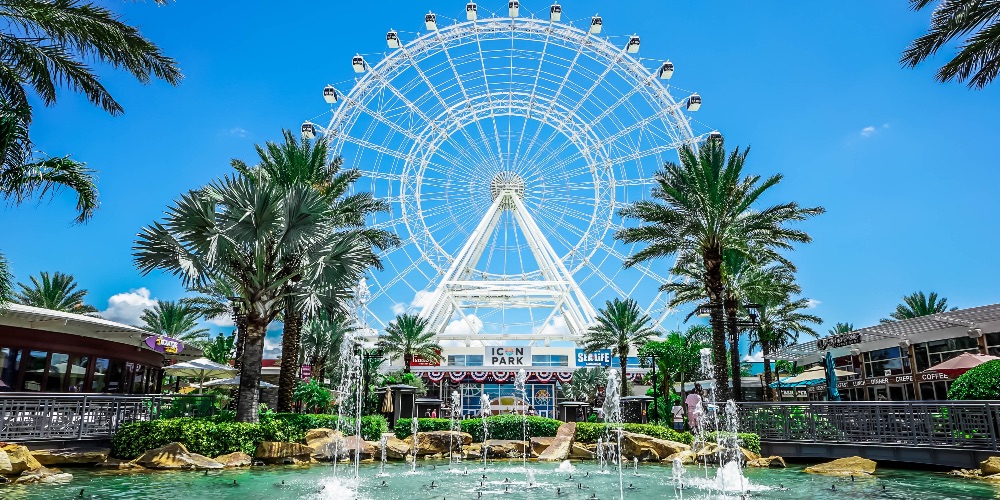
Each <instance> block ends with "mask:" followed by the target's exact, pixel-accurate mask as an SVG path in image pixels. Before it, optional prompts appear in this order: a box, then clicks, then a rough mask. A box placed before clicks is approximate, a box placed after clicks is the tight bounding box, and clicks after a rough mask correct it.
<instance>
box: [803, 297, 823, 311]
mask: <svg viewBox="0 0 1000 500" xmlns="http://www.w3.org/2000/svg"><path fill="white" fill-rule="evenodd" d="M820 304H822V302H820V301H818V300H816V299H806V309H816V308H817V307H819V305H820Z"/></svg>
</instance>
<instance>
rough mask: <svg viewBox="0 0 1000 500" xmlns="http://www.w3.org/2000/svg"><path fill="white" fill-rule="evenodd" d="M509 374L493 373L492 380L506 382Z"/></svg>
mask: <svg viewBox="0 0 1000 500" xmlns="http://www.w3.org/2000/svg"><path fill="white" fill-rule="evenodd" d="M510 375H511V373H510V372H493V380H494V381H496V382H506V381H507V379H509V378H510Z"/></svg>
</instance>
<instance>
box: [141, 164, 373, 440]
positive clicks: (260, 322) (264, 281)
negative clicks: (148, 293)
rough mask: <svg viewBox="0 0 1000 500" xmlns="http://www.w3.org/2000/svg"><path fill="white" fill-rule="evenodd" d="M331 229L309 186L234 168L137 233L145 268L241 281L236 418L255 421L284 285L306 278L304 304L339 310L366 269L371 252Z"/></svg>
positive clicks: (197, 281)
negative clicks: (268, 335) (242, 325)
mask: <svg viewBox="0 0 1000 500" xmlns="http://www.w3.org/2000/svg"><path fill="white" fill-rule="evenodd" d="M335 229H336V221H335V220H334V217H333V214H332V209H331V207H330V204H329V203H328V202H327V200H326V199H325V198H324V197H323V196H322V194H320V193H319V192H318V191H316V190H315V189H313V188H312V187H311V186H307V185H302V184H296V185H292V186H287V187H284V186H280V185H278V184H276V183H272V182H268V181H267V179H266V178H263V177H260V176H258V177H255V178H249V177H248V176H243V175H237V176H232V177H225V178H223V179H220V180H217V181H215V182H213V183H212V184H210V185H209V186H207V187H205V188H203V189H201V190H198V191H191V192H189V193H187V194H185V195H183V196H181V198H180V199H179V200H177V201H176V202H174V203H173V204H172V206H170V207H169V208H168V210H167V216H166V218H165V219H164V220H163V221H161V222H154V223H153V224H151V225H150V226H147V227H145V228H143V230H142V231H141V232H140V233H139V235H138V237H137V240H136V242H135V246H134V254H133V255H134V258H135V264H136V266H137V267H138V268H139V270H140V272H141V273H142V274H143V275H145V274H148V273H150V272H152V271H153V270H156V269H159V270H163V271H167V272H169V273H171V274H174V275H176V276H178V277H180V278H181V279H182V281H183V283H184V285H185V286H186V287H188V288H192V287H198V286H205V285H206V284H208V283H209V282H211V281H225V282H227V283H232V284H233V285H234V286H236V287H237V289H236V290H235V291H236V295H235V298H236V300H237V301H239V302H240V303H241V304H242V305H243V306H242V307H243V308H244V309H245V313H246V320H245V321H246V340H245V345H244V350H243V359H242V365H241V369H240V395H239V402H238V404H237V420H239V421H241V422H255V421H257V392H258V387H259V385H260V368H261V358H262V357H263V354H264V334H265V332H266V330H267V326H268V325H269V324H270V323H271V322H272V321H274V320H275V319H276V318H277V317H278V315H279V314H281V312H282V311H283V309H284V302H285V296H286V294H287V293H288V286H287V285H288V283H289V282H290V281H294V280H301V281H303V282H305V281H308V282H309V285H308V286H302V287H296V293H298V294H301V300H302V302H303V303H304V304H308V305H309V307H311V308H314V309H316V310H320V309H329V310H336V309H337V308H340V307H342V306H343V303H344V300H345V299H346V298H347V296H348V292H347V291H346V290H347V288H348V287H349V286H350V285H351V284H352V283H355V282H356V281H357V277H358V276H359V275H360V274H361V273H362V272H364V270H365V268H366V265H365V262H366V258H367V254H370V253H371V250H370V249H369V248H367V247H365V246H363V245H359V244H358V241H359V238H358V237H357V235H356V234H352V233H350V232H346V233H345V232H338V231H335ZM290 261H295V262H297V263H298V265H297V266H288V265H287V263H288V262H290ZM305 278H315V279H305Z"/></svg>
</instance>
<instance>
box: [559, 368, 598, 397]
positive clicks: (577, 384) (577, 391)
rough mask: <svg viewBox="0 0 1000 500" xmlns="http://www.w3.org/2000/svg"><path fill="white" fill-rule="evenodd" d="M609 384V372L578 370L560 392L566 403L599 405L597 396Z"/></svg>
mask: <svg viewBox="0 0 1000 500" xmlns="http://www.w3.org/2000/svg"><path fill="white" fill-rule="evenodd" d="M607 384H608V372H607V371H605V370H603V369H601V368H598V367H593V368H577V369H576V370H574V371H573V378H572V379H570V381H569V382H567V383H565V384H562V385H561V386H560V392H561V393H562V397H563V399H565V400H566V401H582V402H585V403H590V404H591V405H596V404H597V394H598V392H599V389H600V388H601V387H604V386H605V385H607Z"/></svg>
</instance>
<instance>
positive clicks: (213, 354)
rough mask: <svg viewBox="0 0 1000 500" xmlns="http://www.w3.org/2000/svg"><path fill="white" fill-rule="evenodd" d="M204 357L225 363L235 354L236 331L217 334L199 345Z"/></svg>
mask: <svg viewBox="0 0 1000 500" xmlns="http://www.w3.org/2000/svg"><path fill="white" fill-rule="evenodd" d="M201 349H202V351H204V352H205V357H206V358H208V359H210V360H212V361H215V362H216V363H220V364H227V363H229V362H230V361H232V360H233V356H234V355H235V354H236V332H233V333H230V334H229V335H223V334H221V333H220V334H219V335H216V336H215V338H213V339H211V340H208V341H207V342H203V343H202V345H201Z"/></svg>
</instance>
